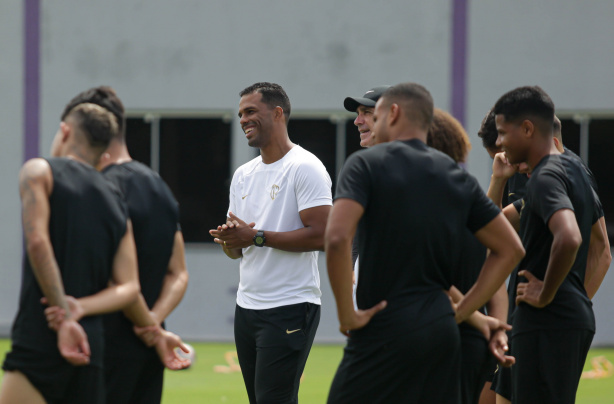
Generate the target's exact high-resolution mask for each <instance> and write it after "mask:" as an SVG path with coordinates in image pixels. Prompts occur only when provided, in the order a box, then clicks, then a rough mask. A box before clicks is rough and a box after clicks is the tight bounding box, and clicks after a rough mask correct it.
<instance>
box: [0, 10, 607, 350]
mask: <svg viewBox="0 0 614 404" xmlns="http://www.w3.org/2000/svg"><path fill="white" fill-rule="evenodd" d="M451 4H452V2H451V1H449V0H435V1H429V2H407V1H405V0H389V1H381V0H380V1H373V0H352V1H349V0H339V1H327V0H312V1H309V2H301V3H297V2H287V1H281V0H261V1H257V2H255V1H249V0H237V1H226V2H213V1H207V2H203V1H197V0H178V1H173V2H169V1H163V0H150V1H143V0H129V1H125V0H108V1H105V2H79V1H75V0H56V1H54V2H44V1H42V2H41V5H42V10H41V11H42V12H41V37H42V40H41V72H42V76H41V83H42V84H41V140H40V148H41V151H42V153H43V154H44V155H47V153H48V150H49V146H50V144H51V139H52V137H53V135H54V133H55V131H56V128H57V125H58V119H59V114H60V112H61V110H62V108H63V106H64V104H65V103H66V101H68V99H70V98H71V97H72V96H73V95H75V94H76V93H77V92H79V91H81V90H83V89H85V88H88V87H91V86H95V85H99V84H110V85H112V86H114V87H115V88H116V90H117V91H118V93H119V95H120V96H121V97H122V99H123V101H124V103H125V104H126V106H127V107H128V109H131V110H147V109H151V110H156V109H164V110H195V109H196V110H203V111H211V110H216V111H220V110H231V111H236V108H237V104H238V99H239V97H238V92H239V91H240V90H241V89H242V88H244V87H245V86H247V85H249V84H251V83H253V82H255V81H263V80H267V81H275V82H279V83H280V84H282V85H283V86H284V87H285V88H286V90H287V92H288V94H289V95H290V98H291V101H292V105H293V110H295V111H297V112H301V113H306V112H309V111H316V110H317V111H332V112H334V111H339V110H341V109H342V100H343V98H344V97H345V96H347V95H359V94H361V93H362V92H363V91H364V90H365V89H367V88H369V87H371V86H373V85H378V84H395V83H398V82H401V81H409V80H411V81H416V82H420V83H422V84H424V85H425V86H426V87H427V88H429V90H430V91H431V92H432V94H433V97H434V99H435V103H436V105H437V106H439V107H442V108H444V109H449V99H450V91H451V86H450V76H451V57H450V55H451V51H452V50H451V38H450V35H451V29H450V26H451V17H452V7H451ZM613 17H614V2H611V1H609V0H601V1H591V2H590V4H588V3H587V2H585V1H582V0H558V1H556V0H544V1H540V2H533V1H530V0H514V1H512V0H505V1H499V2H491V1H487V0H470V1H469V13H468V24H469V25H468V33H469V37H468V77H467V80H468V81H467V105H466V110H467V121H466V124H467V125H466V126H467V129H468V132H469V133H470V134H472V135H471V136H472V141H473V143H474V150H473V152H472V153H471V156H470V166H469V167H470V171H471V172H472V173H473V174H474V175H476V176H477V177H478V179H479V180H480V182H481V184H482V185H484V186H485V185H486V183H487V181H488V178H489V175H490V174H489V173H490V169H489V166H490V160H489V159H488V157H487V155H486V154H485V153H484V152H483V150H482V149H481V147H480V141H479V139H477V137H476V136H475V135H474V134H475V133H476V132H477V129H478V127H479V124H480V122H481V119H482V117H483V115H484V114H485V113H486V111H487V109H488V108H489V107H490V106H491V105H492V104H493V103H494V102H495V100H496V99H497V97H498V96H500V95H501V94H502V93H503V92H504V91H507V90H509V89H511V88H513V87H515V86H517V85H521V84H539V85H541V86H542V87H544V89H546V91H548V92H549V93H550V94H551V95H552V96H553V99H554V101H555V103H556V104H557V106H558V107H559V108H561V109H564V110H567V111H573V110H609V111H612V112H614V99H613V98H614V91H613V90H614V88H613V87H614V80H612V69H611V66H613V65H614V63H613V62H614V60H613V59H614V49H613V47H614V41H612V40H611V38H613V37H614V28H613V26H612V24H610V21H611V19H612V18H613ZM22 19H23V15H22V1H19V0H2V1H0V38H2V40H1V41H0V118H2V123H3V126H2V128H3V134H2V136H0V165H1V166H0V167H1V168H2V170H0V181H1V184H2V187H3V189H4V190H5V192H3V193H1V194H0V223H1V224H2V225H1V226H0V257H1V259H0V275H1V276H2V283H0V331H1V330H2V329H6V328H7V327H8V325H9V324H10V322H11V321H12V317H13V315H14V312H15V309H16V307H17V296H18V285H19V279H20V275H19V273H20V260H21V240H20V235H21V231H20V223H19V222H20V221H19V213H20V212H19V203H18V195H17V173H18V170H19V166H20V164H21V159H22V155H23V152H22V148H23V147H22V142H23V140H22V139H23V124H22V120H23V112H24V111H23V107H22V104H23V98H22V95H23V83H22V82H23V62H22V59H23V50H22V49H23V35H22V30H23V27H22ZM236 123H237V122H236V121H235V122H234V127H233V144H232V153H231V158H232V160H231V161H232V165H233V166H237V165H239V164H241V163H243V162H244V161H246V160H247V159H249V158H250V157H251V155H252V152H251V151H250V149H249V148H248V147H247V146H246V145H245V144H244V137H243V135H242V134H241V132H240V129H239V128H238V126H237V124H236ZM215 247H216V246H212V245H188V246H187V261H188V265H189V269H190V273H191V282H190V286H189V289H188V294H187V295H186V298H185V300H184V302H183V303H182V304H181V306H180V307H179V308H178V310H177V311H176V313H174V314H173V315H172V317H171V318H170V319H169V325H170V326H171V328H173V329H175V330H177V331H179V332H181V333H182V334H183V335H185V336H186V337H187V338H193V339H216V340H227V339H231V338H232V326H231V323H230V319H231V318H232V315H233V310H234V291H235V289H236V286H237V284H238V264H237V263H236V262H232V261H230V260H228V259H227V258H226V257H225V256H224V255H223V254H222V253H221V252H220V251H219V250H218V249H217V248H215ZM325 269H326V268H325V266H324V255H323V254H321V256H320V273H321V280H322V289H323V292H324V296H323V313H322V323H321V326H320V329H319V332H318V339H319V340H321V341H323V340H335V341H341V340H342V339H343V338H342V337H341V336H340V335H338V332H337V322H336V313H335V308H334V305H333V300H332V294H331V293H330V288H329V285H328V279H327V277H326V270H325ZM610 278H611V275H610V277H608V278H606V284H605V285H604V289H605V290H602V291H601V292H599V294H598V295H597V298H596V300H595V311H596V313H597V316H598V324H599V331H598V334H597V336H596V338H595V343H599V344H614V337H612V336H613V335H614V332H613V331H614V324H613V322H612V320H611V318H612V315H611V314H612V313H611V309H610V308H611V307H613V306H614V298H612V297H611V294H610V293H608V292H607V289H609V290H611V288H612V287H614V284H613V282H614V281H611V280H610ZM608 310H609V311H608Z"/></svg>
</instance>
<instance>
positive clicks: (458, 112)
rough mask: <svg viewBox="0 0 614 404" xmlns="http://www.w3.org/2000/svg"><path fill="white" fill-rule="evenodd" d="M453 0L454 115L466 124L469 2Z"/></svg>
mask: <svg viewBox="0 0 614 404" xmlns="http://www.w3.org/2000/svg"><path fill="white" fill-rule="evenodd" d="M468 1H469V0H452V7H453V10H452V94H451V105H452V115H454V117H455V118H456V119H458V120H459V121H460V123H461V124H463V125H465V101H466V96H467V94H466V93H467V5H468V4H467V3H468Z"/></svg>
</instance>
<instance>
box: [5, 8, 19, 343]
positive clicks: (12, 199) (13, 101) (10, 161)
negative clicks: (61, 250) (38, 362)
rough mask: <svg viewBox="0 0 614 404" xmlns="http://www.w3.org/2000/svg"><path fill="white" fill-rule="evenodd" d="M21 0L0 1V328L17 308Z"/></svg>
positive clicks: (8, 323) (7, 325) (7, 321)
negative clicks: (0, 128) (0, 125)
mask: <svg viewBox="0 0 614 404" xmlns="http://www.w3.org/2000/svg"><path fill="white" fill-rule="evenodd" d="M22 3H23V2H22V1H18V0H3V1H1V2H0V38H2V39H1V40H0V122H2V130H1V131H0V185H1V186H2V192H0V277H1V279H2V282H0V331H6V330H7V329H8V327H9V325H10V323H11V322H12V321H13V316H14V315H15V311H16V309H17V298H18V293H19V287H18V285H19V281H20V279H21V265H20V264H21V252H22V241H21V220H20V207H19V186H18V174H19V168H20V167H21V163H22V156H23V143H22V138H23V74H22V71H23V50H22V49H23V46H22V45H23V42H22V37H23V35H22V32H23V24H22V20H23V9H22V6H23V4H22Z"/></svg>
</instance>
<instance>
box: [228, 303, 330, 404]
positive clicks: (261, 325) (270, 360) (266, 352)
mask: <svg viewBox="0 0 614 404" xmlns="http://www.w3.org/2000/svg"><path fill="white" fill-rule="evenodd" d="M319 323H320V306H319V305H317V304H312V303H299V304H292V305H289V306H280V307H275V308H272V309H266V310H250V309H244V308H242V307H239V306H237V307H236V310H235V327H234V334H235V344H236V346H237V356H238V358H239V365H240V366H241V373H242V374H243V381H244V382H245V387H246V389H247V396H248V397H249V400H250V403H253V404H255V403H279V404H283V403H298V390H299V385H300V378H301V375H302V374H303V370H304V369H305V363H306V362H307V357H308V356H309V351H310V350H311V346H312V344H313V339H314V337H315V335H316V330H317V329H318V324H319Z"/></svg>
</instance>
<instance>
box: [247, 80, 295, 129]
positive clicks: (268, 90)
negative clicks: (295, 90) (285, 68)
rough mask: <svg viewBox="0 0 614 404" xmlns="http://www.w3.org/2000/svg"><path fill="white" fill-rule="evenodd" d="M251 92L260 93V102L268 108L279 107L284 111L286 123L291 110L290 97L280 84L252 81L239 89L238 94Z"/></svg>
mask: <svg viewBox="0 0 614 404" xmlns="http://www.w3.org/2000/svg"><path fill="white" fill-rule="evenodd" d="M252 93H260V94H262V102H263V103H265V104H267V105H268V106H269V108H275V107H281V109H282V110H283V111H284V116H285V117H286V125H288V121H289V120H290V110H291V106H290V99H289V98H288V95H287V94H286V92H285V91H284V89H283V88H282V86H280V85H279V84H275V83H268V82H266V81H263V82H260V83H254V84H252V85H251V86H249V87H246V88H245V89H244V90H243V91H241V92H240V93H239V96H241V97H243V96H244V95H248V94H252Z"/></svg>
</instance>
